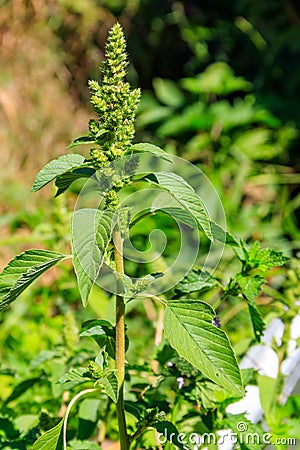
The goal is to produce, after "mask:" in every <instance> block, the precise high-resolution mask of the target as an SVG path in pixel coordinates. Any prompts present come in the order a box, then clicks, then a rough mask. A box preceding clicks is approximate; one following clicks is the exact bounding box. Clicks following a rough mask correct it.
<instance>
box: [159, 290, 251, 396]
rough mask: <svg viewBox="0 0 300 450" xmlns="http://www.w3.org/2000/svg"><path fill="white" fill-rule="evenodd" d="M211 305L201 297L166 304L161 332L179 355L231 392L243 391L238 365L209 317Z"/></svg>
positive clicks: (223, 336) (221, 333)
mask: <svg viewBox="0 0 300 450" xmlns="http://www.w3.org/2000/svg"><path fill="white" fill-rule="evenodd" d="M215 315H216V314H215V311H214V310H213V308H212V307H211V306H210V305H208V304H206V303H203V302H201V301H197V300H189V299H181V300H180V301H178V300H171V301H169V302H168V303H167V304H166V313H165V320H164V330H165V336H166V338H167V339H168V340H169V342H170V344H171V346H172V347H173V348H175V350H176V351H177V352H178V354H179V356H181V357H183V358H184V359H186V360H187V361H188V362H189V363H191V364H192V365H193V366H194V367H196V368H197V369H199V370H200V371H201V372H202V373H203V375H205V376H206V377H207V378H209V379H210V380H212V381H214V382H215V383H217V384H218V385H220V386H222V387H224V388H226V389H228V390H229V391H230V392H232V393H233V394H234V395H236V396H238V397H240V396H242V395H243V392H244V390H243V386H242V381H241V375H240V371H239V367H238V364H237V361H236V358H235V355H234V353H233V350H232V348H231V345H230V342H229V340H228V338H227V336H226V334H225V333H224V331H222V330H220V329H219V328H216V327H215V326H214V325H213V324H212V321H213V319H214V317H215Z"/></svg>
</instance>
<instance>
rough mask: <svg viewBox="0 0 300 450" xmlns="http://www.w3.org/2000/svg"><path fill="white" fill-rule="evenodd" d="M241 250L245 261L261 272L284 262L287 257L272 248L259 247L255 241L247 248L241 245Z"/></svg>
mask: <svg viewBox="0 0 300 450" xmlns="http://www.w3.org/2000/svg"><path fill="white" fill-rule="evenodd" d="M243 251H244V254H245V258H246V261H247V263H248V264H249V265H250V266H251V267H252V268H257V269H259V270H260V271H261V272H263V273H264V272H267V271H268V270H269V269H271V268H272V267H278V266H282V265H283V264H285V263H286V262H287V261H288V260H289V258H288V257H287V256H284V255H283V254H282V252H280V251H277V250H274V249H273V248H260V243H259V242H258V241H256V242H255V243H254V244H253V245H252V246H251V247H250V248H249V249H248V248H246V245H244V246H243Z"/></svg>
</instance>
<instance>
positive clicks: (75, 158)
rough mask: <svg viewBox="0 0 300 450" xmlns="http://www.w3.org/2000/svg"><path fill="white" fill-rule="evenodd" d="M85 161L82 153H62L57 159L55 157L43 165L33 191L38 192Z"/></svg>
mask: <svg viewBox="0 0 300 450" xmlns="http://www.w3.org/2000/svg"><path fill="white" fill-rule="evenodd" d="M84 161H85V158H84V157H83V156H82V155H77V154H73V153H71V154H69V155H62V156H60V157H59V158H57V159H53V160H52V161H50V162H49V163H48V164H46V165H45V167H43V168H42V169H41V170H40V171H39V173H38V174H37V176H36V179H35V180H34V183H33V186H32V188H31V192H37V191H39V190H40V189H42V187H44V186H46V184H48V183H50V181H52V180H54V178H56V177H58V176H59V175H62V174H63V173H65V172H67V171H68V170H70V169H74V168H75V167H79V166H81V165H82V164H83V163H84Z"/></svg>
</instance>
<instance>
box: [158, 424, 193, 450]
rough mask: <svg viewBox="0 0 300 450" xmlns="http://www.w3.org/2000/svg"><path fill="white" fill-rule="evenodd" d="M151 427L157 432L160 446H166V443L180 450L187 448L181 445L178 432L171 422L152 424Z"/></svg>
mask: <svg viewBox="0 0 300 450" xmlns="http://www.w3.org/2000/svg"><path fill="white" fill-rule="evenodd" d="M152 426H153V427H154V428H155V429H156V430H157V431H158V433H159V437H160V439H159V442H160V443H161V444H166V442H167V441H168V442H170V443H171V444H173V445H175V446H176V447H177V448H179V449H180V450H185V449H186V448H187V447H186V446H185V445H183V443H182V442H181V439H180V440H179V437H178V436H179V431H178V430H177V428H176V427H175V425H173V423H172V422H169V421H167V420H163V421H162V422H156V423H154V424H153V425H152Z"/></svg>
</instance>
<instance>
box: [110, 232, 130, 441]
mask: <svg viewBox="0 0 300 450" xmlns="http://www.w3.org/2000/svg"><path fill="white" fill-rule="evenodd" d="M113 241H114V246H115V263H116V271H117V273H118V274H123V273H124V265H123V239H122V236H121V233H120V231H119V230H116V231H115V232H114V236H113ZM121 284H122V280H121V278H119V279H118V280H117V285H119V286H117V291H118V292H120V291H121ZM116 370H117V378H118V383H119V398H118V402H117V417H118V425H119V435H120V446H121V450H128V449H129V442H128V435H127V428H126V419H125V409H124V378H125V303H124V299H123V296H122V295H121V294H117V296H116Z"/></svg>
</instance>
